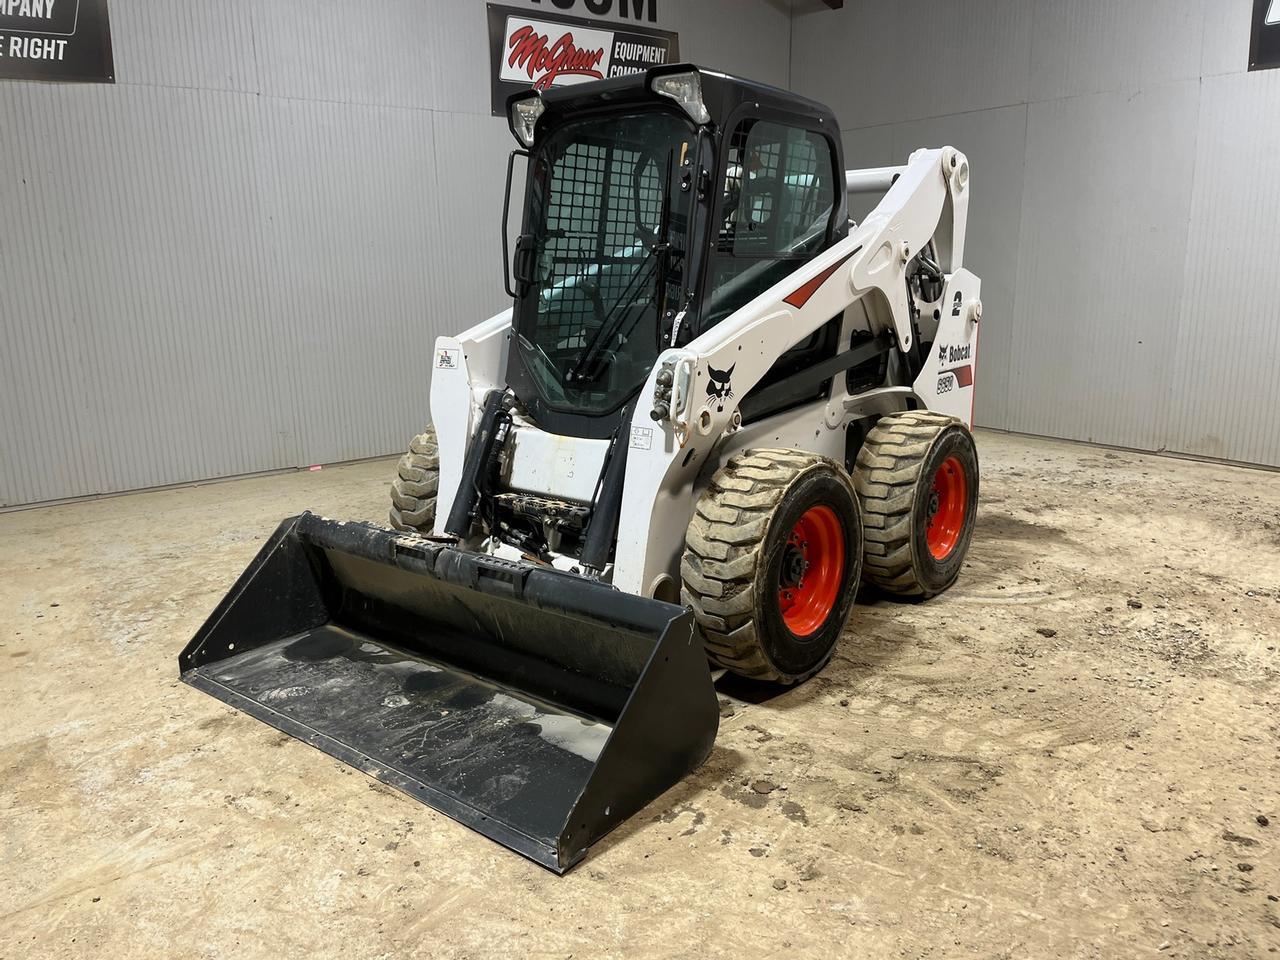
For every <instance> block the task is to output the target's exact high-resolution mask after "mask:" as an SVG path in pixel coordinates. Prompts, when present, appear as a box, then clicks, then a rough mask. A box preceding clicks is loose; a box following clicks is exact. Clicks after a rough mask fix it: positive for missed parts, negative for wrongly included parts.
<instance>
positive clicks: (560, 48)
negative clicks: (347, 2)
mask: <svg viewBox="0 0 1280 960" xmlns="http://www.w3.org/2000/svg"><path fill="white" fill-rule="evenodd" d="M3 2H4V0H0V3H3ZM489 54H490V64H491V66H492V93H493V115H494V116H496V117H500V116H504V115H505V114H506V104H507V97H509V96H511V94H513V93H515V92H516V91H519V90H528V89H529V88H530V87H533V88H535V89H537V90H545V89H546V88H547V87H553V86H562V85H564V84H569V83H585V82H586V81H588V80H603V79H604V78H606V77H621V76H625V75H627V74H629V73H641V72H643V71H645V70H648V69H649V68H650V67H656V66H660V65H661V64H664V63H676V62H678V61H679V60H680V45H679V37H678V36H677V35H676V34H674V33H671V32H669V31H667V30H655V29H653V28H652V27H641V26H632V25H631V24H629V23H618V24H615V23H612V22H609V21H601V20H581V19H579V18H577V17H565V16H561V15H559V14H554V13H542V12H541V11H539V10H527V9H520V8H517V7H500V6H497V5H495V4H492V3H491V4H489Z"/></svg>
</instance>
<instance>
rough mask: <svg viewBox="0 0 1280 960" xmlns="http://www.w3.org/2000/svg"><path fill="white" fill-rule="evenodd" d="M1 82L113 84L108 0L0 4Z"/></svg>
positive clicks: (7, 0) (11, 0)
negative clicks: (59, 81)
mask: <svg viewBox="0 0 1280 960" xmlns="http://www.w3.org/2000/svg"><path fill="white" fill-rule="evenodd" d="M0 80H67V81H74V82H96V83H114V82H115V64H114V63H113V61H112V58H111V27H110V25H109V23H108V22H107V0H0Z"/></svg>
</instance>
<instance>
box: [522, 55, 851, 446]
mask: <svg viewBox="0 0 1280 960" xmlns="http://www.w3.org/2000/svg"><path fill="white" fill-rule="evenodd" d="M507 106H508V114H509V118H510V123H511V130H512V133H513V134H514V135H515V137H516V139H517V140H518V141H519V142H520V143H521V145H522V149H518V150H516V151H514V152H513V153H512V155H511V162H510V163H509V165H508V177H507V208H508V210H509V206H510V193H511V182H512V176H511V175H512V172H513V171H514V168H515V162H516V158H517V157H523V158H525V160H526V163H527V175H526V183H525V198H524V206H523V217H522V226H521V231H520V235H519V239H518V240H517V242H516V244H515V249H514V251H511V252H510V255H509V256H506V260H507V264H506V267H505V270H506V280H507V284H508V287H507V289H508V293H509V294H510V295H511V296H512V297H513V299H514V313H513V338H512V349H511V350H510V352H509V369H508V373H507V382H508V384H509V385H510V386H511V388H512V390H513V392H514V393H515V395H516V398H517V399H518V400H519V401H520V404H521V406H522V407H523V409H524V410H525V412H526V413H527V414H528V416H529V417H530V418H531V419H532V420H533V421H534V422H536V423H537V424H538V425H539V427H541V428H542V429H544V430H547V431H549V432H551V433H557V434H562V435H571V436H577V437H584V438H601V439H603V438H607V437H612V436H614V435H615V433H616V431H617V430H618V428H619V426H620V425H621V424H622V423H623V421H625V420H628V419H629V418H630V414H629V411H630V409H631V406H632V402H633V401H634V399H635V397H636V394H637V392H638V391H639V389H640V387H641V386H642V385H643V384H644V382H645V380H646V379H647V377H648V375H649V372H650V371H651V370H652V368H653V365H654V363H655V362H656V360H657V358H658V356H659V354H660V353H661V352H662V351H663V350H666V349H667V348H669V347H672V346H679V345H682V344H685V343H688V342H689V341H690V340H692V339H693V338H694V337H696V336H697V335H698V334H699V333H701V332H702V331H704V330H706V329H708V328H710V327H711V326H714V325H715V324H717V323H719V322H720V321H721V320H723V319H724V318H726V317H727V316H729V315H730V314H732V313H733V312H734V311H736V310H737V309H739V308H740V307H742V306H744V305H745V304H746V303H748V302H749V301H751V300H753V299H754V298H755V297H757V296H758V295H760V294H761V293H763V292H764V291H765V290H767V289H769V288H770V287H772V286H773V285H774V284H776V283H778V282H779V281H780V280H782V279H783V278H784V277H786V276H787V275H789V274H791V273H792V272H794V271H795V270H796V269H797V268H798V267H799V266H800V265H801V264H803V263H804V262H806V261H808V260H810V259H812V258H813V257H814V256H816V255H817V254H819V253H821V252H822V251H823V250H826V249H828V248H829V247H830V246H831V245H832V244H834V243H836V242H837V241H838V240H839V239H841V238H842V237H844V236H845V235H846V233H847V231H848V212H847V205H846V195H845V189H844V162H843V156H842V154H841V147H840V139H839V127H838V124H837V122H836V119H835V116H834V115H833V114H832V113H831V111H830V110H828V109H827V108H826V107H824V106H822V105H821V104H819V103H816V102H814V101H811V100H807V99H805V98H803V97H798V96H796V95H795V94H792V93H789V92H787V91H785V90H780V89H777V88H775V87H770V86H767V85H764V84H759V83H753V82H751V81H747V80H742V79H738V78H736V77H730V76H726V75H725V74H721V73H716V72H712V71H707V70H701V69H699V68H697V67H694V66H692V65H689V64H673V65H669V66H664V67H658V68H655V69H652V70H649V71H647V72H646V73H642V74H634V75H631V76H627V77H619V78H616V79H610V80H602V81H597V82H592V83H583V84H575V85H570V86H564V87H553V88H550V89H547V90H543V91H540V92H533V91H531V92H524V93H519V94H516V95H514V96H513V97H511V99H510V100H509V101H508V104H507ZM505 216H506V215H505V214H504V224H503V250H504V255H506V254H508V250H507V243H506V219H505ZM838 330H839V321H838V318H837V319H835V320H834V321H833V323H830V324H827V326H825V327H824V328H822V329H821V330H819V331H818V332H817V333H815V334H814V335H813V336H811V337H809V338H807V339H806V340H805V341H803V342H801V343H800V344H797V345H796V346H795V347H794V348H792V350H790V351H788V352H787V353H786V354H784V355H783V356H782V357H780V358H779V360H778V362H777V364H775V366H774V368H773V369H772V370H771V371H770V373H769V374H768V375H767V376H766V377H765V378H764V380H763V381H762V382H761V383H760V384H759V385H758V387H757V390H760V389H763V388H764V387H768V386H770V385H771V384H773V383H775V382H777V381H778V380H779V379H782V378H785V377H786V376H787V375H788V374H789V373H792V372H794V371H795V370H800V369H804V368H805V367H808V366H810V365H812V364H814V363H816V362H818V361H820V360H822V359H825V358H826V357H830V356H833V355H834V353H835V351H836V349H837V338H838ZM827 389H829V385H827ZM813 399H817V397H816V396H801V397H788V398H786V399H785V400H784V402H783V404H782V405H779V406H777V407H776V408H775V409H766V410H753V411H752V416H753V418H758V417H759V416H764V415H769V414H771V413H774V412H777V411H778V410H780V409H785V408H786V406H787V405H795V404H797V403H805V402H809V401H810V400H813ZM744 401H745V398H744Z"/></svg>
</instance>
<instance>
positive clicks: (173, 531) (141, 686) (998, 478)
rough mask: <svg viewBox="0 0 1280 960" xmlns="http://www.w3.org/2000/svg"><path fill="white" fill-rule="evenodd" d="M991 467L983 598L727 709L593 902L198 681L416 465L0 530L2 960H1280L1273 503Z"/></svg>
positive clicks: (872, 612) (876, 616)
mask: <svg viewBox="0 0 1280 960" xmlns="http://www.w3.org/2000/svg"><path fill="white" fill-rule="evenodd" d="M979 445H980V452H981V456H982V461H983V487H982V506H981V512H980V520H979V526H978V530H977V535H976V536H975V538H974V542H973V547H972V551H971V554H970V562H969V564H968V566H967V569H966V570H965V572H964V574H963V575H962V577H961V579H960V581H959V583H958V584H957V585H956V587H955V588H954V589H953V590H952V591H951V592H950V593H949V594H947V595H945V596H943V597H941V598H938V599H937V600H935V601H932V602H930V603H928V604H925V605H919V606H911V605H905V606H904V605H898V604H892V603H887V602H883V601H875V602H870V603H864V604H860V605H859V606H858V607H857V608H856V609H855V612H854V615H853V618H852V620H851V622H850V627H849V631H848V634H847V637H846V639H845V641H844V643H843V645H842V647H841V649H840V650H839V652H838V653H837V655H836V658H835V660H834V661H833V662H832V663H831V665H830V666H829V667H828V668H827V669H826V670H825V671H824V672H823V673H822V675H820V676H819V677H817V678H816V679H815V680H813V681H811V682H809V683H807V684H805V685H803V686H802V687H800V688H799V689H796V690H792V691H790V692H787V693H785V694H783V695H781V696H777V697H774V698H773V699H770V700H761V698H759V697H755V696H748V694H750V691H748V690H745V689H744V688H741V687H739V686H736V685H734V684H732V683H722V685H721V686H722V713H723V715H724V718H723V721H722V725H721V731H720V737H719V739H718V741H717V743H716V747H715V750H714V752H713V753H712V756H711V758H710V760H709V761H708V762H707V764H706V765H705V766H704V767H703V768H702V769H701V770H700V771H699V772H698V773H697V774H696V775H695V776H694V777H692V778H691V779H689V780H688V781H686V782H685V783H683V784H681V785H679V786H678V787H676V788H675V789H673V790H671V791H670V792H669V793H668V794H666V795H664V796H663V797H661V798H660V799H659V800H658V801H657V802H655V803H653V804H652V805H651V806H650V807H648V808H647V809H646V810H644V811H643V812H642V813H641V814H640V815H639V816H637V817H636V818H634V819H633V820H632V821H631V822H630V823H628V824H627V825H625V826H624V827H623V828H621V829H619V830H618V831H617V832H616V833H615V834H614V835H612V836H611V837H609V838H608V839H607V840H606V841H605V842H603V843H602V844H600V845H598V846H597V847H596V849H595V850H594V852H593V854H592V855H591V856H589V857H588V859H587V860H586V861H585V862H584V863H583V864H582V865H581V866H580V867H579V868H578V869H577V870H575V871H574V872H572V873H571V874H570V875H568V876H567V877H564V878H556V877H555V876H553V875H552V874H550V873H548V872H545V871H544V870H542V869H541V868H539V867H536V866H534V865H533V864H531V863H529V862H526V861H524V860H522V859H521V858H519V857H517V856H515V855H513V854H510V853H507V852H506V851H504V850H503V849H502V848H500V847H498V846H496V845H495V844H493V843H492V842H490V841H488V840H485V839H483V838H482V837H480V836H478V835H476V834H473V833H470V832H468V831H467V830H466V829H464V828H462V827H460V826H458V825H457V824H455V823H453V822H452V821H450V820H447V819H445V818H443V817H441V816H439V815H437V814H435V813H434V812H432V811H431V810H429V809H428V808H426V807H424V806H422V805H420V804H418V803H416V802H414V801H412V800H410V799H408V798H406V797H404V796H402V795H401V794H399V793H396V792H394V791H392V790H390V789H387V788H385V787H383V786H382V785H381V784H379V783H377V782H375V781H373V780H371V779H369V778H367V777H365V776H364V775H362V774H360V773H356V772H355V771H353V770H351V769H350V768H348V767H346V766H344V765H343V764H341V763H338V762H336V761H334V760H332V759H330V758H329V757H327V756H325V755H324V754H322V753H320V752H318V751H316V750H313V749H311V748H309V747H307V746H305V745H303V744H301V743H298V742H296V741H294V740H291V739H290V738H288V737H286V736H283V735H281V734H279V733H277V732H276V731H275V730H272V729H270V728H269V727H267V726H266V725H264V724H262V723H259V722H258V721H256V720H253V719H250V718H248V717H246V716H243V715H241V714H238V713H236V712H235V711H234V710H232V709H231V708H229V707H227V706H225V705H223V704H222V703H219V702H218V701H216V700H214V699H212V698H210V697H208V696H206V695H204V694H202V693H199V692H197V691H195V690H192V689H190V688H188V687H186V686H184V685H182V684H180V683H179V682H178V680H177V662H176V661H177V654H178V651H179V650H180V649H181V648H182V646H183V645H184V644H185V643H186V641H187V639H188V638H189V637H190V636H191V634H192V633H193V632H194V631H195V629H196V628H197V627H198V626H199V625H200V623H201V622H202V620H203V619H204V617H205V616H206V615H207V614H208V613H209V611H210V610H211V608H212V607H213V605H214V604H215V603H216V602H217V601H218V599H219V598H220V597H221V596H222V594H223V593H224V591H225V590H226V589H227V587H228V586H229V585H230V583H231V582H232V580H233V579H234V577H235V576H236V575H237V574H238V573H239V572H240V571H241V569H242V568H243V567H244V566H245V564H246V563H247V561H248V560H249V559H250V557H251V556H252V555H253V553H254V551H255V550H256V549H257V548H258V545H259V542H260V541H261V539H262V538H263V537H264V536H265V535H267V534H268V533H269V532H270V531H271V530H272V529H273V527H274V525H275V524H276V522H277V521H278V520H280V519H281V518H282V517H283V516H284V515H286V514H288V513H291V512H296V511H297V510H299V509H302V508H311V509H314V510H316V511H317V512H322V513H325V514H327V515H329V516H339V517H351V518H367V519H374V520H381V519H382V518H383V516H384V503H385V497H386V480H387V479H388V474H389V472H390V470H391V469H392V464H391V462H389V461H387V462H377V463H364V464H358V465H353V466H348V467H341V468H336V469H326V470H324V471H322V472H318V473H299V474H293V475H286V476H277V477H267V478H259V479H250V480H243V481H237V482H233V483H223V484H212V485H207V486H203V487H197V488H190V489H182V490H172V491H165V492H158V493H148V494H141V495H135V496H129V497H122V498H117V499H110V500H102V501H98V502H91V503H82V504H75V505H68V506H59V507H51V508H47V509H41V510H32V511H28V512H21V513H12V514H8V515H3V516H0V851H2V857H0V861H2V864H3V866H2V868H0V958H4V960H11V958H19V957H23V958H25V957H62V956H69V957H94V958H116V957H148V958H151V957H187V956H192V957H196V956H199V957H236V958H244V960H253V958H273V960H274V958H281V957H304V956H305V957H316V956H340V957H343V958H364V957H404V956H424V957H425V956H431V957H486V956H495V955H501V956H553V957H568V956H575V957H596V956H618V957H621V956H626V957H649V956H652V957H668V956H709V955H730V956H751V957H755V956H771V955H774V954H775V953H781V952H783V951H786V952H787V953H789V954H795V955H799V956H865V957H877V958H879V957H944V956H976V957H1018V958H1026V957H1046V958H1047V957H1054V958H1060V957H1108V958H1110V957H1123V956H1148V955H1156V956H1162V957H1163V956H1168V957H1196V958H1201V957H1232V958H1242V957H1261V956H1265V955H1267V954H1269V953H1272V954H1274V953H1276V952H1278V951H1280V903H1278V902H1277V897H1280V855H1278V853H1277V850H1278V849H1280V652H1278V650H1277V647H1278V646H1280V639H1277V634H1278V633H1280V630H1278V629H1277V628H1278V627H1280V475H1278V474H1273V473H1265V472H1259V471H1251V470H1243V469H1234V468H1229V467H1223V466H1216V465H1209V464H1202V463H1190V462H1185V461H1179V460H1172V459H1161V458H1154V457H1143V456H1138V455H1133V454H1127V453H1124V454H1122V453H1112V452H1107V451H1103V450H1100V449H1096V448H1091V447H1085V446H1076V445H1071V444H1066V443H1058V442H1049V441H1040V440H1030V439H1026V438H1021V437H1009V436H1004V435H1000V434H992V433H981V434H980V436H979ZM753 700H755V701H758V702H751V701H753ZM1268 820H1269V823H1268Z"/></svg>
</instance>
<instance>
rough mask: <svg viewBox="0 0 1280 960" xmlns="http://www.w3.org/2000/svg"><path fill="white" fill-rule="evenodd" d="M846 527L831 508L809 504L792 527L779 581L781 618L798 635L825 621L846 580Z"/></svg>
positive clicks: (809, 634) (810, 630)
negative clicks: (810, 505)
mask: <svg viewBox="0 0 1280 960" xmlns="http://www.w3.org/2000/svg"><path fill="white" fill-rule="evenodd" d="M844 560H845V558H844V528H843V526H842V525H841V523H840V518H839V517H837V516H836V512H835V511H834V510H832V509H831V508H830V507H828V506H825V505H819V506H816V507H810V508H809V509H808V510H806V511H805V513H804V516H802V517H801V518H800V519H799V520H797V521H796V525H795V526H794V527H792V528H791V536H790V537H788V538H787V544H786V547H784V549H783V556H782V570H781V573H780V575H779V578H778V579H779V582H778V609H779V610H781V611H782V621H783V623H785V624H786V625H787V629H788V630H790V631H791V632H792V633H793V634H795V635H796V636H797V637H808V636H811V635H812V634H814V633H817V632H818V630H819V629H821V627H822V625H823V624H824V623H826V621H827V617H829V616H830V615H831V611H832V609H833V608H834V607H835V605H836V599H837V598H838V597H839V596H840V585H841V583H842V582H843V581H844Z"/></svg>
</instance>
